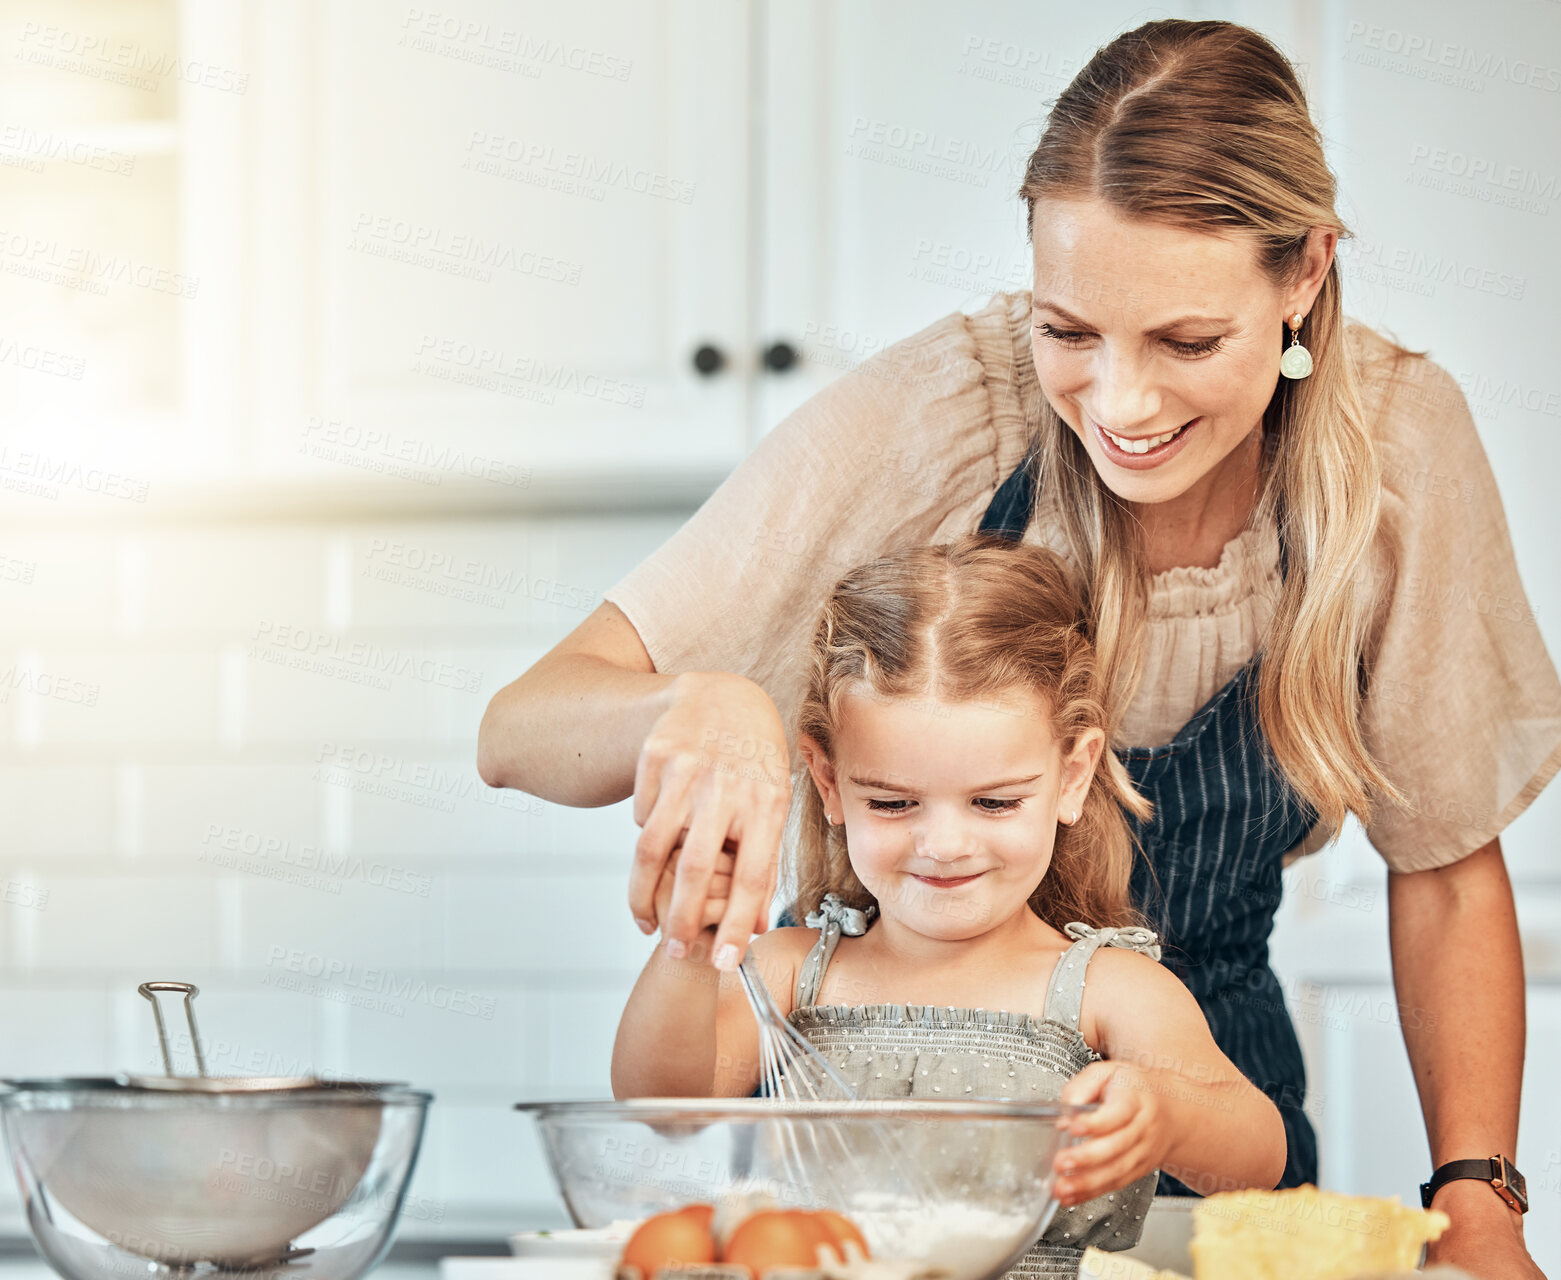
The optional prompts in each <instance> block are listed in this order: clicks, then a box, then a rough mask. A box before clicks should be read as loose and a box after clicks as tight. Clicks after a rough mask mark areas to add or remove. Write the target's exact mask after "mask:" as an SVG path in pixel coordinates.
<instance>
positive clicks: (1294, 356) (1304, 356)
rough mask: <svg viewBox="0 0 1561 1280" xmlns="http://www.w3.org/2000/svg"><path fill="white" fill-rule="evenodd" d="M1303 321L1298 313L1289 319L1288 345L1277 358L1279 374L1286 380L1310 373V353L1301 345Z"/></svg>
mask: <svg viewBox="0 0 1561 1280" xmlns="http://www.w3.org/2000/svg"><path fill="white" fill-rule="evenodd" d="M1303 319H1305V317H1304V316H1303V315H1302V314H1301V313H1300V312H1299V311H1297V312H1296V313H1295V314H1294V315H1293V316H1291V317H1290V345H1289V346H1288V347H1286V348H1285V353H1284V355H1282V356H1280V357H1279V372H1280V373H1282V374H1284V375H1285V377H1287V378H1304V377H1306V376H1307V375H1308V374H1310V373H1311V371H1312V353H1311V352H1310V351H1308V350H1307V349H1306V348H1305V347H1303V346H1302V345H1301V321H1302V320H1303Z"/></svg>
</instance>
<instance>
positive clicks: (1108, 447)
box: [1086, 418, 1203, 471]
mask: <svg viewBox="0 0 1561 1280" xmlns="http://www.w3.org/2000/svg"><path fill="white" fill-rule="evenodd" d="M1086 421H1087V422H1088V423H1089V424H1090V426H1091V427H1092V428H1094V433H1095V439H1096V440H1097V441H1099V442H1100V449H1101V452H1102V453H1103V454H1105V456H1106V457H1107V459H1109V460H1110V461H1111V462H1114V463H1116V465H1117V466H1119V467H1126V468H1127V469H1128V470H1130V471H1144V470H1147V469H1148V468H1150V467H1158V466H1159V465H1160V464H1161V463H1163V462H1169V461H1170V460H1171V459H1172V458H1174V457H1175V456H1176V455H1177V454H1178V453H1180V452H1181V451H1182V446H1183V445H1184V444H1185V443H1186V441H1187V437H1188V436H1190V435H1192V433H1193V431H1194V429H1195V428H1196V427H1197V426H1198V424H1199V423H1201V422H1202V421H1203V419H1202V418H1194V419H1193V420H1192V421H1191V422H1184V423H1183V424H1182V425H1181V426H1179V427H1173V428H1172V429H1171V430H1169V431H1166V432H1162V433H1161V434H1160V435H1148V436H1121V435H1117V434H1116V433H1115V432H1111V431H1107V430H1106V429H1105V428H1104V427H1103V426H1101V425H1100V423H1098V422H1096V421H1095V420H1094V419H1093V418H1087V419H1086Z"/></svg>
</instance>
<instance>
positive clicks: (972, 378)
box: [605, 294, 1029, 748]
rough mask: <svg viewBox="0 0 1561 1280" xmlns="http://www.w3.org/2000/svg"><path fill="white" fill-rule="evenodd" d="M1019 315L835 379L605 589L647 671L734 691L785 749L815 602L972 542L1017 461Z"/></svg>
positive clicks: (948, 322)
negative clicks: (909, 551)
mask: <svg viewBox="0 0 1561 1280" xmlns="http://www.w3.org/2000/svg"><path fill="white" fill-rule="evenodd" d="M1022 306H1023V310H1024V312H1025V314H1026V315H1027V314H1028V306H1029V302H1028V295H1027V294H1026V295H1024V296H1023V299H1022ZM1019 309H1020V300H1019V297H1018V295H1004V294H999V295H997V296H996V297H995V298H994V299H993V300H992V302H991V303H990V304H988V306H987V307H986V308H985V309H984V310H983V311H981V312H978V313H976V314H974V315H966V314H964V313H961V312H956V313H954V314H952V315H950V316H947V317H945V318H944V319H942V320H940V321H938V322H936V323H934V324H933V325H931V326H929V327H928V328H926V329H924V330H922V331H921V332H920V333H917V334H915V335H913V336H911V337H909V338H906V339H904V340H903V341H901V342H898V343H895V344H894V345H893V346H891V347H888V348H886V349H885V350H883V351H882V352H880V353H878V354H877V355H875V356H874V357H872V358H871V359H869V360H867V361H865V362H863V363H862V364H861V365H859V366H857V367H856V368H855V369H853V370H851V371H850V372H848V373H846V374H843V375H842V376H841V377H839V378H837V379H836V380H835V381H834V382H832V383H830V384H829V385H828V386H826V387H825V388H824V389H823V390H822V391H820V392H819V393H818V394H817V395H815V396H813V397H812V398H811V399H809V400H808V401H807V402H806V403H804V404H803V405H801V406H800V407H799V408H798V409H797V410H796V411H795V412H793V413H792V414H790V415H789V416H788V417H787V418H786V419H784V420H783V421H782V422H781V423H780V424H779V425H777V426H776V427H775V428H774V429H773V430H772V431H771V432H770V433H769V434H768V435H767V436H765V437H764V439H763V440H762V441H761V442H760V443H759V444H758V446H757V447H756V448H755V449H754V450H753V452H752V453H750V454H749V455H748V457H747V458H745V459H744V460H743V462H742V463H741V464H740V465H739V466H738V467H737V468H736V469H735V470H734V471H733V472H732V473H731V475H729V476H728V477H727V478H726V480H725V481H724V482H723V483H722V484H721V486H720V487H719V488H718V489H717V490H716V491H715V492H714V493H713V494H711V496H710V497H709V498H708V499H707V500H706V501H705V503H704V505H703V506H701V507H700V508H699V510H698V511H697V512H695V513H694V515H693V516H692V517H690V518H689V520H688V521H687V523H685V524H684V525H683V526H682V527H681V528H680V529H679V530H678V531H677V532H676V533H675V534H673V535H672V537H671V538H669V539H668V540H667V542H666V543H664V544H663V545H662V546H661V547H660V548H659V549H658V550H657V551H655V552H654V553H653V554H652V555H651V556H650V557H649V558H647V559H646V560H644V561H642V562H641V563H640V564H639V565H637V566H636V567H635V568H634V569H633V570H632V571H630V572H629V574H628V575H627V576H625V577H624V578H623V579H622V580H620V581H619V582H618V583H617V584H616V585H614V586H613V587H611V588H610V589H609V590H608V591H607V592H606V593H605V597H606V599H608V600H610V601H612V602H613V603H614V604H615V605H617V606H618V608H620V609H621V610H623V612H624V613H625V614H626V615H627V617H628V619H629V621H630V622H631V623H633V624H634V628H635V630H636V631H638V632H639V635H640V639H641V640H642V641H643V642H644V645H645V648H646V651H647V652H648V653H649V654H650V657H651V661H652V662H654V663H655V666H656V670H657V671H659V672H667V673H680V672H684V671H732V672H736V673H738V674H740V675H745V676H748V677H749V678H750V679H752V680H754V681H756V682H757V683H759V684H760V685H762V686H763V687H764V688H765V690H766V691H767V692H768V693H769V694H770V696H771V697H772V698H773V699H774V700H775V703H776V705H777V707H778V708H779V710H780V712H781V716H782V718H783V720H784V722H785V724H786V728H787V733H788V736H789V737H792V745H793V748H795V740H794V730H795V719H796V711H797V708H798V704H799V702H800V699H801V694H802V676H803V672H804V670H805V665H804V659H805V656H806V652H805V651H806V646H807V644H808V643H809V642H810V641H811V638H812V632H813V628H814V626H815V625H816V624H817V621H818V616H819V612H820V610H821V609H822V608H823V604H824V601H825V599H826V597H827V594H828V592H829V590H830V589H831V588H832V587H833V586H834V584H835V583H836V582H837V581H838V580H839V579H840V577H842V576H843V575H844V574H845V572H846V571H847V570H848V569H850V568H851V567H852V566H854V565H856V564H860V563H862V562H863V561H866V560H870V559H873V558H875V557H877V556H880V555H883V554H885V553H887V552H888V551H890V550H892V549H893V548H895V547H898V546H902V545H910V544H915V543H925V542H938V541H945V540H949V539H952V538H954V537H957V536H959V535H961V534H964V533H968V532H970V531H971V530H973V529H974V528H975V527H976V526H977V525H978V524H979V523H980V519H981V515H982V513H983V511H984V510H985V508H986V504H987V502H988V501H990V499H991V497H992V494H993V493H994V492H995V490H996V488H997V485H998V483H999V481H1000V478H1001V476H1005V475H1006V474H1007V473H1008V471H1010V470H1012V469H1013V468H1014V467H1016V466H1017V465H1018V463H1019V460H1020V458H1021V457H1022V456H1023V451H1024V423H1023V418H1022V414H1021V412H1020V409H1019V399H1018V393H1017V387H1016V375H1015V371H1014V368H1013V363H1014V357H1013V352H1014V340H1013V336H1012V332H1011V319H1012V317H1014V316H1017V314H1018V312H1019Z"/></svg>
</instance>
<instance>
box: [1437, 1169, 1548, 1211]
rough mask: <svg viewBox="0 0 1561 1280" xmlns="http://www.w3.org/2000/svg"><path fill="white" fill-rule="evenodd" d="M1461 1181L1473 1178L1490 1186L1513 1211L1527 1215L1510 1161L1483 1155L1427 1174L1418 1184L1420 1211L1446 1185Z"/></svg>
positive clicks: (1524, 1195) (1519, 1176) (1519, 1179)
mask: <svg viewBox="0 0 1561 1280" xmlns="http://www.w3.org/2000/svg"><path fill="white" fill-rule="evenodd" d="M1462 1178H1474V1179H1477V1180H1478V1181H1480V1182H1488V1183H1490V1185H1491V1187H1492V1188H1493V1189H1494V1190H1495V1192H1496V1194H1497V1195H1499V1196H1500V1197H1501V1198H1502V1199H1503V1200H1505V1201H1506V1202H1507V1204H1508V1205H1509V1206H1510V1207H1511V1208H1512V1209H1513V1210H1514V1211H1516V1212H1517V1213H1527V1212H1528V1195H1527V1188H1526V1187H1525V1186H1524V1183H1523V1175H1522V1174H1521V1173H1519V1172H1518V1171H1517V1169H1516V1168H1515V1167H1514V1166H1513V1164H1512V1162H1511V1161H1509V1160H1506V1159H1504V1158H1503V1157H1501V1156H1499V1155H1496V1156H1487V1157H1486V1158H1484V1159H1482V1160H1449V1161H1448V1162H1447V1163H1446V1164H1443V1165H1439V1166H1438V1167H1437V1169H1436V1171H1435V1172H1433V1173H1432V1174H1431V1180H1430V1181H1429V1182H1422V1183H1421V1184H1420V1206H1421V1208H1423V1209H1429V1208H1430V1207H1431V1201H1432V1200H1433V1199H1435V1197H1436V1193H1437V1192H1438V1191H1440V1190H1441V1189H1442V1188H1443V1187H1444V1186H1446V1185H1447V1184H1448V1183H1449V1182H1457V1181H1459V1180H1460V1179H1462Z"/></svg>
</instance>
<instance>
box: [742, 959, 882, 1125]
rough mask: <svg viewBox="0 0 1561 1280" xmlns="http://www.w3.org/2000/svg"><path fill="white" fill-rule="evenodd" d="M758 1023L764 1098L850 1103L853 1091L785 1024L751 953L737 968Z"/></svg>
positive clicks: (854, 1099) (798, 1032) (811, 1047)
mask: <svg viewBox="0 0 1561 1280" xmlns="http://www.w3.org/2000/svg"><path fill="white" fill-rule="evenodd" d="M737 975H738V977H739V978H741V979H742V984H743V991H744V992H745V993H746V994H747V996H748V1003H749V1005H750V1006H751V1007H752V1008H753V1016H754V1021H756V1022H757V1023H758V1024H759V1071H760V1076H759V1084H760V1089H761V1091H762V1092H763V1094H764V1096H765V1097H767V1098H780V1099H782V1100H783V1101H790V1102H854V1101H856V1091H855V1090H854V1089H852V1088H851V1086H850V1085H849V1084H848V1083H847V1082H846V1079H845V1077H844V1076H842V1075H841V1074H840V1073H839V1072H838V1071H836V1070H835V1068H834V1066H833V1065H832V1064H831V1063H830V1061H829V1059H828V1058H826V1057H825V1056H824V1055H823V1054H822V1053H820V1052H819V1051H818V1050H817V1049H815V1048H814V1047H813V1044H812V1042H811V1041H809V1040H808V1038H807V1037H806V1036H805V1035H803V1034H802V1032H800V1031H798V1030H797V1029H796V1027H794V1026H792V1025H791V1023H789V1022H787V1021H786V1019H785V1018H784V1017H783V1016H782V1014H781V1011H780V1008H779V1007H778V1006H777V1005H776V1003H775V997H774V996H772V995H771V994H770V989H769V987H767V986H765V984H764V979H763V978H762V977H760V976H759V971H758V970H757V969H755V968H754V966H753V952H752V951H749V952H748V953H747V954H746V955H744V956H743V959H742V963H741V964H739V965H738V966H737Z"/></svg>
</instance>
